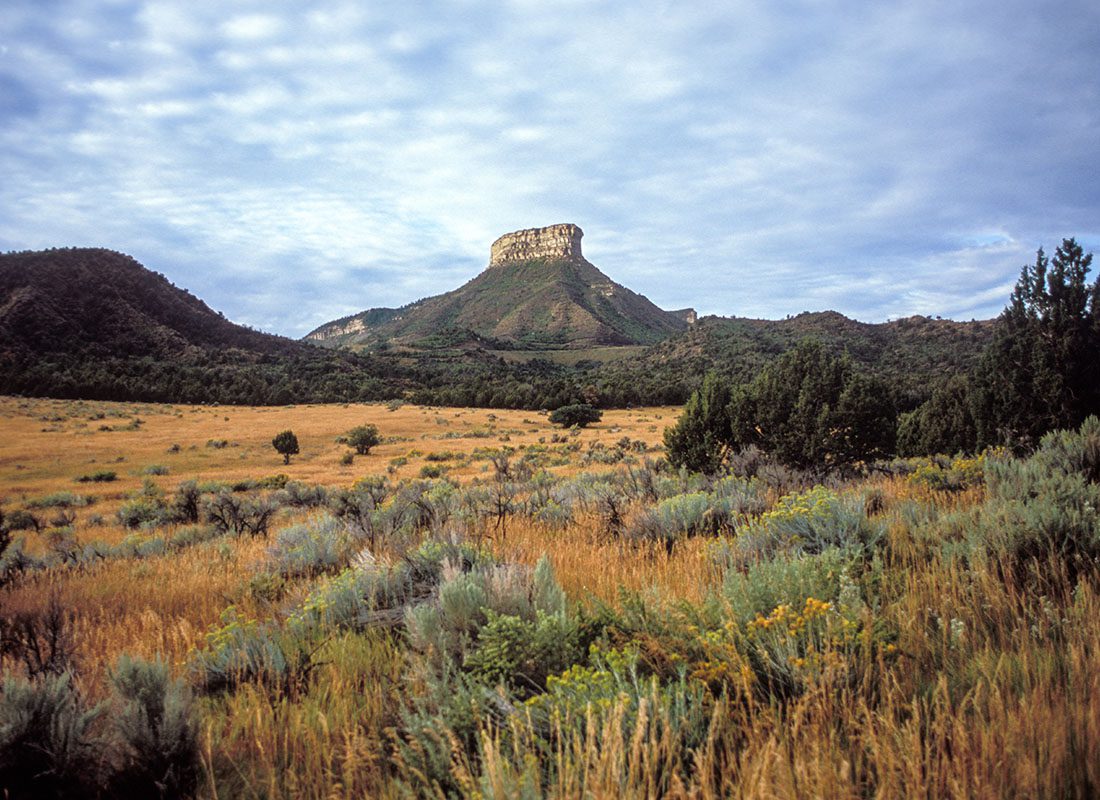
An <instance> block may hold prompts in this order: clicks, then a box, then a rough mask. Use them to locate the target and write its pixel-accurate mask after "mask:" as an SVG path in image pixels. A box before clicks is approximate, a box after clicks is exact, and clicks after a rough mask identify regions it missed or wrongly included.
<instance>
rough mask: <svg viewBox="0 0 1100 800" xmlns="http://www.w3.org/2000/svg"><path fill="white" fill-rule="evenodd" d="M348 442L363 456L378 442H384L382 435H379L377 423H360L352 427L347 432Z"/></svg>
mask: <svg viewBox="0 0 1100 800" xmlns="http://www.w3.org/2000/svg"><path fill="white" fill-rule="evenodd" d="M347 439H348V444H349V445H351V446H352V447H354V448H355V452H356V453H358V454H359V455H361V456H365V455H366V454H367V453H369V452H370V449H371V448H372V447H374V446H375V445H376V444H380V443H381V442H382V437H381V436H379V435H378V427H377V426H376V425H359V426H357V427H354V428H352V429H351V430H350V431H348V432H347Z"/></svg>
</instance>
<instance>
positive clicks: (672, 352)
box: [0, 249, 994, 408]
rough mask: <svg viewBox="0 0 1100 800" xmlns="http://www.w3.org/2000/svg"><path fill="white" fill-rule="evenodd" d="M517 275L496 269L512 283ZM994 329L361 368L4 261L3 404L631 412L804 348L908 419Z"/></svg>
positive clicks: (114, 256)
mask: <svg viewBox="0 0 1100 800" xmlns="http://www.w3.org/2000/svg"><path fill="white" fill-rule="evenodd" d="M521 266H522V265H521ZM515 268H516V269H518V268H519V267H515ZM510 269H513V265H508V266H507V267H505V266H494V267H492V268H491V270H490V271H492V272H494V273H495V274H494V276H493V277H494V280H503V279H505V278H508V276H509V275H510V274H511V273H510V272H509V270H510ZM532 308H534V307H533V306H532ZM661 313H664V312H661ZM529 316H530V318H531V319H534V317H535V316H537V315H534V311H532V315H529ZM525 319H527V317H525ZM684 325H685V327H687V324H686V323H684ZM993 327H994V323H993V322H971V323H961V322H951V321H948V320H933V319H928V318H925V317H911V318H908V319H903V320H897V321H895V322H889V323H884V324H879V325H872V324H866V323H861V322H856V321H854V320H850V319H848V318H846V317H844V316H842V315H840V314H837V313H834V312H821V313H814V314H801V315H799V316H797V317H792V318H790V319H786V320H776V321H768V320H750V319H737V318H719V317H707V318H704V319H701V320H699V322H698V323H697V324H695V325H692V326H690V327H687V329H686V330H684V331H682V332H680V333H676V334H673V335H672V336H670V337H669V338H667V339H666V340H665V341H662V342H659V343H657V344H655V345H653V346H651V347H648V348H640V347H637V346H634V347H625V348H614V347H611V348H608V347H602V348H594V349H592V350H591V353H592V356H593V357H592V358H589V357H588V355H587V352H588V351H583V350H576V349H574V350H572V351H571V352H572V353H573V354H574V355H575V356H576V358H575V359H574V361H573V362H572V363H570V364H568V365H567V364H566V363H562V362H558V361H555V360H554V359H553V358H552V356H553V355H554V354H555V353H560V352H562V351H561V350H560V349H559V350H553V349H551V350H549V351H547V352H546V353H541V352H531V353H530V360H528V362H527V363H523V364H511V363H505V362H504V361H502V360H501V359H499V358H497V356H496V355H495V353H499V352H500V351H499V350H496V348H497V347H498V346H499V341H498V340H495V339H485V338H484V337H480V336H479V335H478V334H477V333H476V332H475V331H471V330H469V329H457V328H443V329H433V328H431V327H425V328H423V329H422V330H418V335H420V336H422V338H421V339H419V340H418V341H419V344H420V346H419V347H415V348H409V347H405V348H387V347H382V348H380V349H378V350H375V351H373V352H372V353H370V354H368V355H364V354H357V353H354V352H350V351H347V350H342V349H329V348H321V347H317V346H315V345H313V344H310V343H304V342H296V341H293V340H291V339H286V338H284V337H280V336H272V335H270V334H266V333H261V332H259V331H255V330H251V329H249V328H246V327H243V326H240V325H235V324H234V323H232V322H230V321H229V320H227V319H225V317H223V316H222V315H221V314H218V313H217V312H215V311H213V310H212V309H210V308H209V307H208V306H207V305H206V304H205V303H204V302H203V301H202V300H200V299H199V298H197V297H195V296H194V295H191V294H190V293H188V292H187V291H185V290H183V289H180V288H177V287H175V286H173V285H172V284H171V283H170V282H169V281H168V280H167V279H166V278H165V277H164V276H162V275H159V274H157V273H155V272H152V271H150V270H148V269H146V268H145V267H143V266H142V265H141V264H139V263H138V262H137V261H135V260H134V259H132V258H130V257H129V256H125V255H122V254H120V253H117V252H113V251H110V250H102V249H55V250H47V251H41V252H25V253H10V254H6V255H0V393H6V394H25V395H38V396H53V397H82V398H90V399H112V400H146V401H163V402H220V403H238V404H285V403H304V402H343V401H359V400H377V399H386V398H391V397H407V398H412V399H414V400H416V401H418V402H423V403H434V404H446V405H478V406H498V407H512V408H519V407H525V408H553V407H556V406H558V405H561V404H564V403H568V402H576V401H578V400H581V399H588V400H592V401H594V402H596V403H597V404H598V405H601V406H604V407H616V406H617V407H622V406H625V405H631V404H634V405H642V404H660V403H679V402H683V401H684V400H685V399H686V398H687V396H688V395H689V394H690V393H691V391H692V390H693V389H695V388H696V387H697V386H698V385H699V383H700V382H701V380H702V377H703V375H704V374H705V373H706V372H707V371H710V370H714V371H717V372H719V373H720V374H723V375H725V376H726V377H727V378H728V379H729V380H730V381H731V382H732V383H743V382H746V381H748V380H750V379H751V378H752V377H753V376H754V375H756V373H757V372H758V371H759V370H760V369H762V368H763V367H764V366H766V365H767V364H769V363H771V362H772V361H773V360H774V359H775V358H776V357H777V356H779V355H780V354H782V353H784V352H786V351H787V350H789V349H791V348H792V347H794V346H795V344H797V343H798V342H799V341H800V340H802V339H805V338H814V339H817V340H819V341H821V342H822V344H824V346H825V347H826V348H827V349H828V350H829V351H831V352H833V353H842V352H843V353H848V354H849V356H850V357H851V358H852V360H853V361H854V362H855V364H856V366H857V367H859V368H860V369H861V370H864V371H866V372H868V373H870V374H875V375H878V376H880V377H882V378H884V379H885V380H886V381H887V383H888V385H889V386H890V387H891V388H892V390H894V391H895V392H896V393H897V399H898V401H899V405H900V407H903V408H907V407H912V406H915V405H916V404H917V403H919V402H920V401H922V400H923V399H925V398H926V397H927V396H928V393H929V391H930V387H932V386H933V385H934V384H935V383H936V382H937V380H938V379H939V378H940V377H942V376H945V375H950V374H956V373H963V372H966V371H968V370H969V369H970V367H971V366H972V365H973V364H974V363H975V362H976V360H977V358H978V356H979V354H980V352H981V351H982V348H983V347H984V346H985V344H986V342H987V341H988V340H989V338H990V335H991V333H992V330H993ZM620 350H621V352H622V355H623V356H628V357H622V356H620V353H619V351H620ZM513 352H514V351H513ZM597 357H598V358H597ZM548 358H549V360H547V359H548Z"/></svg>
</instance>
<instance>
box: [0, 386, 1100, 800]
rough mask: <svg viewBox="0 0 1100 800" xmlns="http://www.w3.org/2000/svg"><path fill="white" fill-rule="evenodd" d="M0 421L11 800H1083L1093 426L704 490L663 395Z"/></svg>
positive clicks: (22, 411)
mask: <svg viewBox="0 0 1100 800" xmlns="http://www.w3.org/2000/svg"><path fill="white" fill-rule="evenodd" d="M712 399H713V396H712ZM0 415H2V416H3V419H4V427H5V431H6V436H5V437H4V441H3V442H2V443H0V481H2V485H3V500H4V502H3V505H2V506H0V509H2V512H3V523H2V530H3V531H4V533H3V538H2V541H0V544H2V545H3V556H2V561H0V583H2V588H0V637H2V638H0V642H2V647H3V652H2V656H0V660H2V665H3V670H4V683H3V689H2V691H0V783H2V784H3V785H4V788H5V789H7V790H8V791H9V793H10V794H11V796H12V797H50V796H55V797H57V796H64V797H79V796H87V797H133V796H150V797H155V796H160V797H185V796H192V795H194V796H199V797H237V796H253V795H260V796H269V797H317V798H321V797H344V796H346V797H362V796H381V797H387V796H389V797H407V796H441V795H442V796H459V797H463V796H469V797H473V796H480V797H577V796H582V795H587V796H594V797H608V796H626V797H652V796H671V797H677V796H679V797H719V796H743V797H774V796H805V795H811V796H837V797H849V796H852V797H855V796H878V797H910V796H927V797H932V796H936V797H941V796H1018V797H1024V796H1027V797H1087V796H1092V795H1094V794H1095V793H1096V792H1097V790H1098V787H1100V774H1098V773H1097V765H1098V764H1100V729H1098V728H1097V720H1098V719H1100V700H1098V698H1100V677H1098V676H1100V627H1098V626H1097V625H1096V622H1095V620H1096V619H1098V618H1100V568H1098V561H1097V559H1098V558H1100V517H1098V514H1100V512H1098V511H1097V509H1100V484H1098V482H1097V481H1098V478H1100V422H1098V421H1097V420H1096V419H1095V418H1089V419H1087V420H1086V421H1085V422H1084V423H1083V424H1082V425H1080V426H1078V427H1076V428H1075V429H1072V430H1064V431H1060V432H1054V433H1050V434H1048V435H1046V436H1045V437H1043V438H1042V439H1041V441H1040V442H1039V443H1037V446H1036V447H1035V448H1034V449H1033V450H1031V451H1029V452H1028V453H1026V454H1020V455H1016V454H1013V453H1012V452H1011V451H1009V450H1006V449H1003V448H1002V449H990V450H986V451H983V452H981V453H979V454H977V455H972V456H956V457H920V458H909V459H899V458H892V459H888V458H883V459H880V460H878V461H875V462H867V463H863V464H859V465H854V466H853V465H848V466H846V467H845V468H844V469H840V468H837V469H830V470H827V471H824V470H808V469H799V468H795V467H792V466H789V465H785V464H783V463H781V462H780V461H778V460H776V459H775V458H774V457H772V456H770V455H768V454H766V453H765V452H764V451H763V450H761V449H759V448H757V447H756V446H750V447H749V448H748V449H740V450H736V451H734V450H731V451H730V452H728V453H726V454H724V456H723V459H722V461H721V463H720V464H719V465H717V466H715V468H714V469H711V470H709V474H708V472H693V471H689V470H687V469H679V468H675V467H673V466H671V465H670V463H669V462H668V460H667V458H666V457H665V456H666V454H665V451H664V448H663V445H662V442H663V440H664V438H665V433H664V432H665V429H666V428H672V427H673V426H674V424H676V423H677V422H678V420H680V419H681V416H680V410H679V409H675V408H647V409H635V410H630V411H607V412H605V413H604V415H603V418H602V420H600V421H599V422H598V423H595V424H593V425H590V426H589V427H587V428H583V429H582V428H573V429H568V430H562V429H561V428H560V427H556V426H554V425H552V424H551V423H550V421H549V419H548V418H547V416H546V415H543V414H539V413H537V412H522V411H496V412H488V411H476V410H468V409H466V410H464V409H452V408H426V407H418V406H413V405H408V404H406V405H401V406H397V405H395V404H391V405H390V406H388V407H387V406H383V405H377V406H370V405H348V406H339V405H336V406H332V405H329V406H300V407H286V408H247V407H190V406H156V405H145V406H136V405H125V404H115V403H81V402H63V401H47V400H23V399H15V398H11V399H3V400H0ZM101 421H109V422H110V427H111V430H109V431H108V430H101V429H100V425H101ZM137 421H140V424H135V423H136V422H137ZM364 425H373V426H376V428H377V431H378V433H379V439H380V441H379V442H378V444H376V445H374V446H373V447H371V448H370V449H369V452H368V453H366V454H363V455H357V456H356V457H355V459H354V460H353V462H352V463H351V464H348V463H345V461H344V459H343V458H342V456H344V455H345V454H346V453H347V452H348V448H349V444H350V443H349V440H348V437H347V433H348V431H349V430H353V429H355V428H356V427H359V426H364ZM283 430H293V431H295V434H296V437H297V439H298V441H299V445H300V447H299V450H300V452H299V453H298V454H297V455H296V456H295V458H294V459H293V460H292V461H291V463H289V464H284V463H283V458H282V457H281V456H280V454H279V453H277V452H275V451H274V450H273V448H272V446H271V437H272V436H273V435H274V434H275V433H277V432H279V431H283ZM210 441H217V442H222V441H224V442H226V444H225V446H220V447H208V446H207V443H208V442H210ZM150 465H159V466H163V467H165V468H166V469H157V470H150V469H149V466H150ZM424 467H433V468H438V469H439V470H441V472H440V474H439V475H438V477H433V478H420V477H418V476H419V475H420V473H421V470H422V469H423V468H424ZM108 473H110V474H112V475H113V477H112V478H110V479H107V478H106V477H105V476H106V475H107V474H108ZM96 475H102V476H104V477H102V478H100V479H99V480H95V479H87V480H84V479H85V478H88V476H96ZM32 519H33V520H34V523H33V524H32V522H31V521H30V520H32Z"/></svg>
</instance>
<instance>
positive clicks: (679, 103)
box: [0, 0, 1100, 336]
mask: <svg viewBox="0 0 1100 800" xmlns="http://www.w3.org/2000/svg"><path fill="white" fill-rule="evenodd" d="M303 7H304V8H306V9H308V10H302V9H303ZM1098 123H1100V3H1096V2H1095V0H1087V2H1063V1H1062V0H1051V1H1050V2H1044V3H1037V2H1034V0H1026V1H1023V2H1020V1H1018V0H998V2H985V1H984V0H979V1H978V2H965V3H959V2H938V1H936V0H919V1H918V2H907V1H906V0H900V2H890V3H879V2H855V1H854V0H851V1H846V2H845V1H838V2H830V1H829V0H804V1H803V2H799V1H798V0H789V1H787V0H760V2H739V1H738V0H733V1H731V2H722V3H712V2H706V3H698V2H690V1H688V0H681V1H680V2H659V1H657V0H629V1H628V2H627V1H624V2H619V1H618V0H615V1H611V0H607V1H600V0H595V1H594V2H580V1H579V0H577V1H576V2H550V0H513V1H512V2H492V3H490V2H478V1H477V0H454V2H448V3H434V2H424V3H417V2H393V3H389V2H371V3H367V2H354V3H340V2H331V3H329V2H319V3H310V4H301V3H290V2H277V0H267V1H266V2H263V3H251V2H225V3H219V2H206V1H203V0H156V1H151V2H131V1H129V0H57V1H56V2H49V1H47V0H6V2H5V3H4V8H3V10H2V11H0V249H2V250H20V249H37V248H42V247H51V246H70V245H73V246H104V247H110V248H113V249H117V250H121V251H123V252H127V253H130V254H131V255H133V256H134V257H136V258H137V259H138V260H140V261H141V262H142V263H144V264H145V265H146V266H148V267H150V268H152V269H156V270H157V271H159V272H163V273H164V274H165V275H167V276H168V277H169V278H170V279H171V280H172V281H173V282H174V283H175V284H177V285H178V286H182V287H184V288H187V289H189V290H190V291H192V292H193V293H195V294H197V295H198V296H200V297H201V298H203V299H204V300H206V301H207V303H209V304H210V305H211V306H212V307H214V308H215V309H218V310H220V311H222V312H224V313H225V314H226V315H227V316H228V317H230V318H231V319H233V320H235V321H237V322H242V323H245V324H249V325H252V326H254V327H258V328H262V329H264V330H268V331H273V332H277V333H283V334H286V335H292V336H300V335H302V334H304V333H306V332H307V331H308V330H310V329H312V328H313V327H315V326H316V325H319V324H321V323H323V322H326V321H328V320H330V319H333V318H336V317H340V316H343V315H345V314H349V313H353V312H356V311H359V310H362V309H365V308H368V307H373V306H388V305H400V304H403V303H406V302H410V301H412V300H415V299H417V298H420V297H424V296H428V295H432V294H438V293H440V292H443V291H447V290H449V289H452V288H455V287H456V286H458V285H460V284H461V283H463V282H465V281H466V280H468V279H470V278H472V277H473V276H474V275H476V274H477V273H478V272H479V271H480V270H481V269H482V268H483V267H484V266H485V265H486V264H487V262H488V256H489V245H490V244H491V242H492V241H493V239H495V238H496V237H497V236H499V235H500V234H502V233H505V232H507V231H511V230H516V229H519V228H526V227H536V226H542V225H549V224H553V223H557V222H575V223H577V224H578V225H580V226H581V227H582V228H583V229H584V230H585V240H584V251H585V255H586V256H587V257H588V259H589V260H590V261H592V262H593V263H594V264H596V265H597V266H598V267H600V268H601V269H602V270H603V271H604V272H606V273H607V274H608V275H610V276H611V277H612V278H613V279H615V280H617V281H618V282H620V283H623V284H625V285H627V286H629V287H630V288H632V289H634V290H636V291H639V292H642V293H643V294H645V295H647V296H648V297H649V298H650V299H651V300H653V301H654V302H656V303H657V304H658V305H661V306H663V307H665V308H680V307H684V306H694V307H695V308H697V309H698V310H699V311H700V312H701V313H712V314H723V315H738V316H753V317H768V318H777V317H783V316H784V315H786V314H796V313H798V312H800V311H804V310H822V309H827V308H832V309H836V310H838V311H841V312H843V313H845V314H848V315H850V316H854V317H856V318H858V319H862V320H866V321H881V320H885V319H889V318H894V317H899V316H906V315H909V314H918V313H919V314H929V315H935V314H941V315H943V316H949V317H953V318H956V319H970V318H972V317H978V318H982V317H989V316H994V315H995V314H996V313H998V312H999V310H1000V309H1001V308H1002V307H1003V306H1004V304H1005V302H1006V300H1007V297H1008V293H1009V291H1010V290H1011V287H1012V285H1013V283H1014V281H1015V279H1016V276H1017V274H1018V272H1019V268H1020V266H1021V265H1022V264H1024V263H1026V262H1029V261H1031V260H1032V259H1033V257H1034V252H1035V250H1036V249H1037V248H1038V247H1039V246H1040V245H1042V246H1045V247H1046V248H1047V250H1048V251H1049V250H1053V248H1054V246H1055V245H1056V244H1057V243H1058V242H1059V241H1061V239H1062V237H1064V236H1076V237H1077V238H1078V239H1079V240H1080V241H1083V242H1084V243H1085V244H1086V246H1087V248H1088V249H1094V250H1095V249H1098V246H1100V181H1098V176H1100V124H1098Z"/></svg>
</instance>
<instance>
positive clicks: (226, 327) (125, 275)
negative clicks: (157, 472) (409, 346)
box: [0, 249, 407, 404]
mask: <svg viewBox="0 0 1100 800" xmlns="http://www.w3.org/2000/svg"><path fill="white" fill-rule="evenodd" d="M406 386H407V381H404V380H403V379H402V374H401V372H400V371H399V370H396V369H393V368H392V366H391V367H385V368H384V367H382V366H381V365H379V364H377V363H375V362H372V361H369V360H367V359H364V358H361V357H358V356H355V355H353V354H350V353H336V352H326V351H322V350H320V349H318V348H314V347H310V346H308V345H304V344H302V343H300V342H296V341H293V340H291V339H287V338H284V337H281V336H272V335H270V334H266V333H261V332H259V331H254V330H251V329H249V328H246V327H243V326H241V325H235V324H234V323H232V322H230V321H229V320H227V319H225V318H224V317H223V316H222V315H220V314H218V313H216V312H215V311H213V310H211V309H210V308H209V307H208V306H207V305H206V304H205V303H204V302H202V301H201V300H200V299H198V298H197V297H195V296H193V295H191V294H190V293H188V292H187V291H185V290H183V289H179V288H177V287H175V286H173V285H172V284H171V283H170V282H169V281H168V280H167V279H166V278H165V277H164V276H163V275H159V274H157V273H155V272H152V271H151V270H148V269H146V268H145V267H143V266H142V265H141V264H139V263H138V262H137V261H135V260H134V259H132V258H130V257H129V256H125V255H123V254H121V253H116V252H114V251H110V250H103V249H65V250H46V251H40V252H25V253H8V254H4V255H0V392H2V393H7V394H28V395H44V396H53V397H83V398H91V399H113V400H155V401H171V402H184V401H188V402H227V403H259V404H265V403H289V402H307V401H321V400H340V399H344V400H353V399H358V400H366V399H374V398H381V397H387V396H393V395H395V394H398V393H400V391H401V390H402V389H403V388H406Z"/></svg>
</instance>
